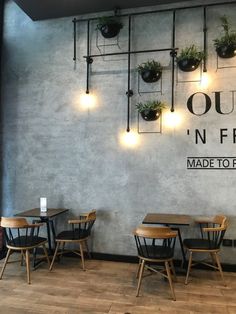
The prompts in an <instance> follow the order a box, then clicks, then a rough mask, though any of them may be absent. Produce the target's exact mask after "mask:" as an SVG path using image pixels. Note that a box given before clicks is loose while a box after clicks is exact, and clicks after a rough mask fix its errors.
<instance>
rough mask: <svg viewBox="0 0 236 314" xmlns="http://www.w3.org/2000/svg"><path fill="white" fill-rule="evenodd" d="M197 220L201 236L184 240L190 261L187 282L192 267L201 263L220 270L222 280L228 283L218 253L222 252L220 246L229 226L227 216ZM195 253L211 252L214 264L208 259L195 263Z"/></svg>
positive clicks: (186, 282)
mask: <svg viewBox="0 0 236 314" xmlns="http://www.w3.org/2000/svg"><path fill="white" fill-rule="evenodd" d="M197 222H198V223H199V227H200V234H201V236H200V238H196V239H195V238H191V239H185V240H184V241H183V243H184V246H185V248H186V249H187V251H188V252H189V262H188V270H187V274H186V278H185V284H188V278H189V274H190V270H191V267H192V266H194V265H196V264H199V263H200V264H204V265H207V266H209V267H211V268H214V269H216V270H219V272H220V275H221V278H222V281H223V283H224V285H226V283H225V280H224V275H223V272H222V267H221V264H220V258H219V255H218V253H219V252H220V246H221V243H222V241H223V238H224V234H225V231H226V229H227V226H228V222H227V218H226V217H225V216H215V217H214V218H213V220H207V221H197ZM193 253H200V254H201V253H208V254H210V256H211V259H212V264H210V263H209V262H207V260H202V261H196V262H194V263H193Z"/></svg>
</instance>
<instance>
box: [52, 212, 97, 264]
mask: <svg viewBox="0 0 236 314" xmlns="http://www.w3.org/2000/svg"><path fill="white" fill-rule="evenodd" d="M95 220H96V210H92V211H90V212H88V213H84V214H80V216H79V219H71V220H69V221H68V224H69V225H70V226H71V229H70V230H66V231H62V232H60V233H59V234H58V235H57V236H56V239H55V240H56V243H57V245H56V249H55V252H54V255H53V259H52V262H51V265H50V268H49V269H50V270H52V267H53V264H54V262H55V259H56V257H57V256H62V255H63V254H65V253H68V252H73V253H74V254H76V255H79V256H80V257H81V261H82V268H83V270H85V264H84V252H83V245H84V246H85V247H86V250H87V253H88V255H89V257H91V256H90V252H89V249H88V242H87V240H88V238H89V237H90V234H91V230H92V227H93V225H94V222H95ZM66 244H79V250H76V249H66V250H65V245H66ZM60 246H61V251H59V249H60Z"/></svg>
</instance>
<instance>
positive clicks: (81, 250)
mask: <svg viewBox="0 0 236 314" xmlns="http://www.w3.org/2000/svg"><path fill="white" fill-rule="evenodd" d="M79 248H80V256H81V262H82V268H83V270H85V265H84V251H83V244H82V243H81V242H80V243H79Z"/></svg>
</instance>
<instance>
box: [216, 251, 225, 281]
mask: <svg viewBox="0 0 236 314" xmlns="http://www.w3.org/2000/svg"><path fill="white" fill-rule="evenodd" d="M214 255H215V260H216V264H217V266H218V269H219V272H220V275H221V278H222V281H223V284H224V286H227V285H226V282H225V279H224V274H223V271H222V267H221V263H220V258H219V255H218V254H217V253H216V252H215V253H214Z"/></svg>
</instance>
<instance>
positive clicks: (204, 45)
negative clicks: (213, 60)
mask: <svg viewBox="0 0 236 314" xmlns="http://www.w3.org/2000/svg"><path fill="white" fill-rule="evenodd" d="M206 21H207V16H206V7H203V51H204V57H203V72H207V67H206V60H207V22H206Z"/></svg>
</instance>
